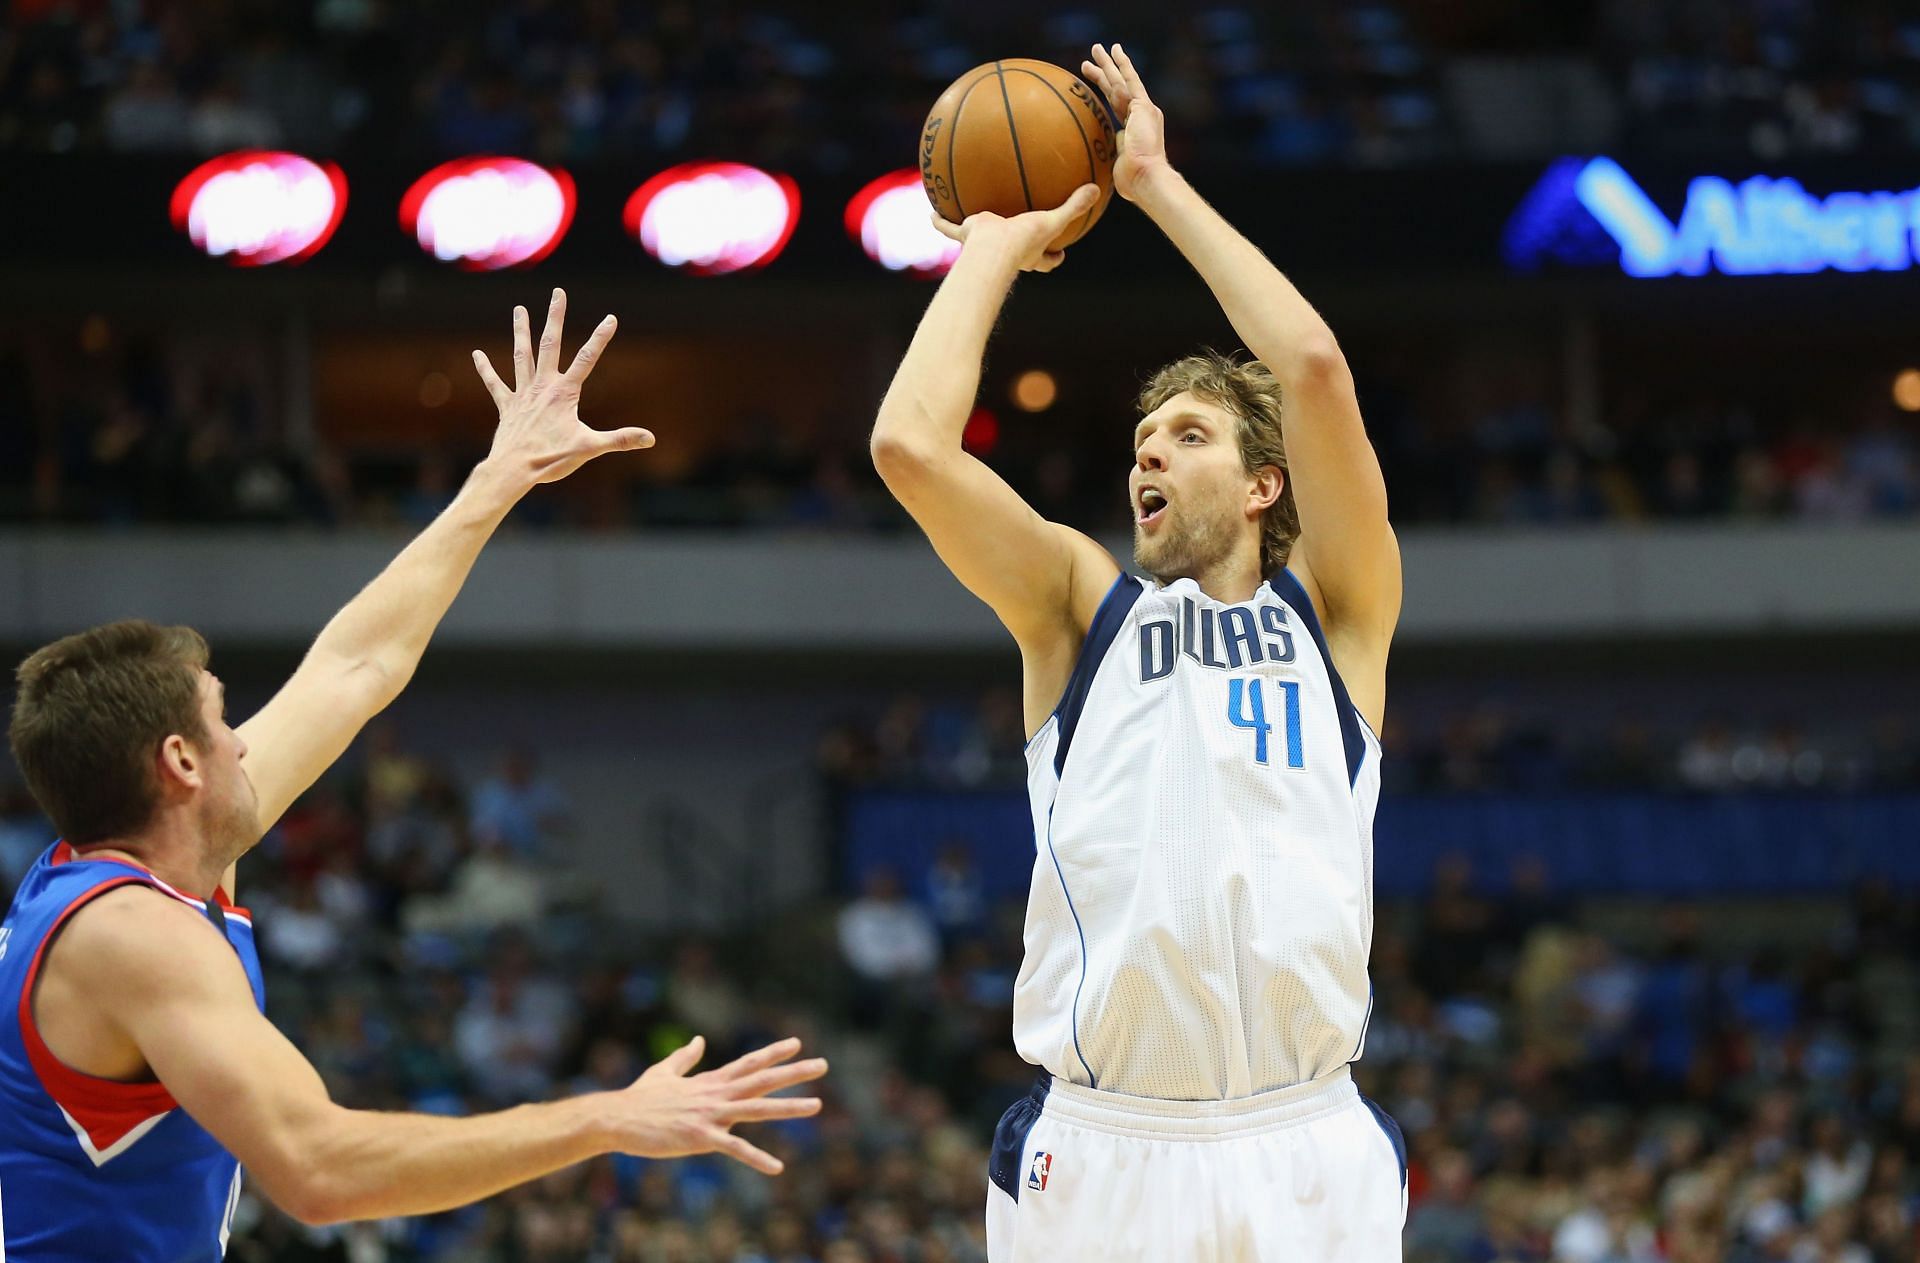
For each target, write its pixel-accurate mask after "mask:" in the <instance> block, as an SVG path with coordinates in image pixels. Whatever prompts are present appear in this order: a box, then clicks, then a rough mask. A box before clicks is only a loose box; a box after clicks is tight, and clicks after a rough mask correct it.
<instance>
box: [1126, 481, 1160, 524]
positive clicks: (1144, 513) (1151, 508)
mask: <svg viewBox="0 0 1920 1263" xmlns="http://www.w3.org/2000/svg"><path fill="white" fill-rule="evenodd" d="M1136 508H1137V510H1138V511H1137V513H1136V514H1135V516H1134V521H1136V522H1138V523H1139V524H1140V525H1141V526H1148V525H1151V524H1152V523H1154V522H1155V521H1158V520H1159V519H1160V518H1161V517H1162V516H1163V515H1164V514H1165V513H1166V511H1167V497H1166V495H1165V494H1164V493H1163V492H1161V490H1160V489H1159V488H1158V487H1142V488H1140V496H1139V500H1138V503H1137V505H1136Z"/></svg>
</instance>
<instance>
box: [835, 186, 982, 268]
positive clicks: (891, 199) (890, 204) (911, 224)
mask: <svg viewBox="0 0 1920 1263" xmlns="http://www.w3.org/2000/svg"><path fill="white" fill-rule="evenodd" d="M932 216H933V207H932V206H931V205H930V204H929V203H928V201H927V191H926V188H925V186H923V185H922V184H921V182H920V172H919V171H917V170H915V169H914V168H912V167H907V168H905V169H903V170H900V171H891V172H888V173H887V174H886V175H883V176H881V177H880V178H879V179H877V180H875V181H873V182H872V183H871V184H869V185H867V186H866V187H865V188H863V189H861V190H860V191H859V192H858V193H855V194H854V195H853V200H852V201H850V202H848V203H847V235H848V236H849V237H852V238H853V239H854V241H855V242H856V243H857V244H858V245H859V247H860V248H861V249H862V250H864V251H866V254H867V257H868V258H869V259H872V260H873V261H874V262H875V263H878V264H879V265H880V266H881V267H883V268H886V269H887V270H888V271H889V272H905V273H906V274H907V275H909V276H919V277H929V278H931V277H938V276H945V275H946V273H947V269H948V268H951V267H952V266H953V261H954V260H955V259H957V258H959V257H960V243H959V242H957V241H955V240H953V239H952V238H950V237H947V236H944V235H942V234H941V232H940V230H939V229H937V228H935V227H934V226H933V221H932Z"/></svg>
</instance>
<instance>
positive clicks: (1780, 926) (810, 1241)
mask: <svg viewBox="0 0 1920 1263" xmlns="http://www.w3.org/2000/svg"><path fill="white" fill-rule="evenodd" d="M1006 704H1007V703H1005V702H1004V701H1003V702H1001V703H997V704H994V703H990V707H991V706H994V705H997V706H999V707H1000V708H1004V706H1005V705H1006ZM1000 722H1002V723H1004V722H1005V721H1004V719H1003V720H1001V721H1000ZM899 726H901V727H906V726H908V725H906V724H905V723H904V721H900V722H899ZM572 827H573V825H572V821H571V812H570V809H569V804H568V801H567V797H566V795H565V794H564V793H563V792H562V791H561V790H560V789H558V788H557V787H556V786H555V784H554V783H553V781H552V780H551V778H550V777H549V776H548V775H547V774H546V773H544V772H543V771H542V770H541V769H540V768H539V766H538V765H537V764H536V763H535V762H534V760H533V759H532V758H531V757H530V756H529V755H527V754H525V753H524V752H509V753H508V754H506V755H505V756H504V757H503V758H501V760H500V761H499V762H498V764H497V765H496V766H495V767H494V768H493V769H492V770H491V771H489V772H488V773H486V774H485V775H483V776H477V777H474V778H472V779H471V780H466V781H463V780H462V779H461V778H460V777H457V776H455V775H454V774H452V773H451V772H450V771H449V770H448V768H447V767H446V766H445V765H442V764H441V763H439V762H438V761H436V760H434V759H432V758H429V757H425V756H423V755H421V754H420V753H418V752H416V751H413V750H411V749H409V748H408V747H407V746H406V745H405V744H404V743H403V742H402V741H401V740H400V739H399V738H398V737H397V735H396V734H395V732H394V731H393V730H392V729H390V728H384V727H381V728H376V729H374V730H373V731H372V732H371V733H369V735H368V736H367V738H366V739H365V740H364V741H363V742H362V744H361V745H360V746H359V747H358V748H357V749H356V750H355V751H354V753H353V755H352V756H351V757H350V759H349V760H348V763H347V765H346V767H345V769H344V770H343V772H342V773H341V775H340V776H339V777H337V778H336V779H334V780H331V781H329V782H328V783H327V784H326V785H324V786H322V787H321V788H320V789H318V790H316V791H314V792H313V793H312V794H310V795H309V796H308V797H307V798H306V799H304V800H303V801H302V802H301V803H299V804H298V805H297V806H296V807H295V809H294V810H293V811H292V812H290V813H289V814H288V816H287V818H286V819H285V820H284V821H283V822H282V823H281V824H280V825H279V826H278V827H277V828H276V829H275V830H273V832H272V833H271V834H270V835H269V837H268V838H267V840H266V841H265V842H264V843H263V846H262V851H261V854H260V855H259V856H258V857H256V858H253V859H250V860H249V861H248V862H247V864H246V865H244V866H243V869H242V881H243V888H242V891H241V894H242V901H243V902H244V903H246V904H247V905H249V907H250V908H251V909H252V910H253V912H254V915H255V918H256V924H257V925H258V926H259V934H260V942H261V945H262V952H263V956H264V960H265V963H266V967H267V970H268V974H269V983H268V996H269V1011H270V1013H271V1015H272V1016H273V1017H274V1019H275V1020H276V1022H278V1023H279V1025H280V1026H281V1027H282V1028H283V1029H284V1030H286V1031H287V1033H288V1034H289V1035H290V1036H291V1037H292V1038H293V1039H294V1040H295V1041H296V1042H297V1043H298V1044H299V1046H300V1047H301V1048H302V1049H304V1050H305V1051H306V1052H307V1054H308V1055H309V1056H310V1057H311V1058H312V1059H313V1061H314V1063H315V1064H316V1065H317V1066H318V1067H319V1069H320V1071H321V1073H322V1074H323V1076H324V1077H325V1079H326V1082H327V1084H328V1086H329V1088H330V1090H331V1091H332V1092H333V1093H334V1095H335V1096H336V1098H337V1099H339V1100H341V1101H343V1102H345V1103H348V1104H351V1105H355V1106H362V1107H371V1108H387V1109H412V1110H422V1111H431V1112H445V1113H458V1112H466V1111H471V1110H478V1109H487V1108H494V1107H499V1106H505V1105H509V1104H513V1103H517V1102H519V1101H523V1100H528V1099H541V1098H546V1097H551V1096H554V1095H558V1094H566V1093H575V1092H585V1091H595V1090H602V1089H612V1088H618V1087H621V1086H624V1085H625V1084H627V1083H629V1082H631V1080H632V1079H633V1078H634V1077H635V1076H636V1075H637V1074H638V1073H639V1071H640V1070H641V1069H642V1068H643V1067H644V1066H645V1065H647V1064H649V1063H651V1062H652V1061H654V1060H657V1059H658V1058H659V1057H660V1056H662V1055H664V1053H665V1052H667V1051H670V1050H671V1049H672V1048H673V1047H676V1046H677V1045H678V1044H679V1043H681V1042H683V1041H684V1040H685V1039H686V1038H688V1037H690V1036H691V1035H692V1034H693V1033H700V1034H704V1035H705V1036H706V1037H707V1038H708V1040H709V1042H710V1045H711V1048H712V1056H713V1057H714V1058H716V1059H717V1058H724V1057H727V1056H731V1055H733V1054H735V1053H737V1052H740V1051H744V1050H746V1049H747V1048H749V1047H753V1046H757V1045H758V1044H760V1043H762V1042H764V1041H766V1040H768V1039H771V1038H774V1037H778V1036H783V1035H786V1034H790V1033H794V1034H800V1035H802V1036H803V1037H804V1038H805V1039H806V1040H807V1041H808V1043H809V1045H810V1046H811V1047H812V1048H814V1049H815V1050H817V1051H820V1052H823V1053H825V1054H826V1055H828V1056H829V1057H830V1058H831V1059H832V1060H833V1063H834V1066H835V1071H834V1074H833V1075H832V1076H831V1077H830V1078H829V1080H828V1081H827V1084H826V1086H825V1088H824V1094H825V1097H826V1100H827V1108H826V1110H825V1111H824V1112H823V1113H822V1114H821V1115H820V1116H819V1117H818V1118H815V1119H810V1120H804V1121H801V1122H796V1123H792V1124H781V1125H778V1126H776V1127H769V1128H762V1129H760V1130H759V1131H758V1132H757V1133H756V1136H755V1139H756V1140H757V1141H758V1142H759V1143H761V1144H763V1145H764V1146H766V1147H767V1148H769V1149H770V1150H772V1151H773V1152H775V1153H777V1154H779V1155H780V1156H782V1157H783V1158H784V1159H785V1160H786V1161H787V1163H788V1173H787V1174H786V1175H785V1176H783V1177H781V1178H780V1179H777V1180H767V1179H764V1178H762V1177H760V1176H757V1175H754V1174H752V1173H750V1172H748V1171H746V1170H745V1168H741V1167H737V1166H734V1165H731V1164H729V1163H727V1162H723V1161H720V1160H715V1159H694V1160H687V1161H679V1162H648V1161H642V1160H636V1159H605V1160H600V1161H595V1162H590V1163H586V1164H583V1165H581V1166H578V1167H576V1168H573V1169H571V1170H568V1171H565V1172H562V1173H560V1174H557V1175H555V1176H552V1177H550V1178H548V1179H545V1180H542V1181H538V1182H536V1183H535V1184H533V1185H530V1186H528V1187H526V1188H522V1189H519V1190H516V1191H513V1192H510V1193H507V1194H504V1195H502V1196H500V1197H497V1198H495V1199H493V1200H491V1201H490V1202H488V1203H485V1204H484V1205H482V1206H479V1207H475V1208H471V1209H468V1210H464V1211H458V1212H452V1213H448V1214H442V1215H436V1216H430V1217H425V1218H420V1219H411V1220H395V1221H387V1222H381V1223H373V1224H364V1225H356V1226H351V1227H340V1228H329V1229H321V1230H310V1229H306V1228H303V1227H301V1226H299V1225H297V1224H294V1223H293V1222H291V1221H289V1220H287V1219H285V1218H283V1217H281V1216H280V1215H278V1214H277V1213H276V1212H274V1211H273V1210H272V1209H271V1208H270V1207H268V1206H267V1205H265V1204H264V1203H262V1202H261V1201H259V1200H258V1199H257V1198H255V1197H253V1196H252V1195H249V1196H248V1198H247V1199H246V1202H245V1204H244V1205H243V1207H242V1208H241V1212H240V1215H239V1218H238V1221H237V1225H236V1233H235V1238H234V1241H233V1245H232V1248H231V1250H230V1252H229V1256H230V1257H232V1258H234V1259H237V1260H264V1259H273V1260H280V1261H287V1260H292V1261H294V1263H301V1261H305V1260H313V1261H319V1260H342V1261H345V1260H351V1261H352V1263H385V1261H394V1263H397V1261H400V1260H417V1261H420V1263H427V1261H429V1260H434V1261H455V1260H460V1261H467V1263H562V1261H566V1263H579V1261H581V1260H587V1261H589V1263H981V1261H982V1260H984V1257H985V1255H984V1243H983V1234H982V1228H981V1206H982V1198H983V1196H984V1188H985V1181H984V1171H985V1163H986V1146H987V1141H988V1138H989V1136H990V1135H991V1131H992V1127H993V1124H994V1121H995V1120H996V1118H997V1117H998V1115H999V1114H1000V1112H1001V1111H1002V1110H1003V1109H1004V1107H1005V1106H1006V1105H1007V1104H1008V1103H1009V1102H1010V1101H1011V1100H1013V1099H1014V1098H1015V1097H1017V1096H1019V1095H1020V1094H1021V1093H1023V1092H1024V1091H1025V1089H1026V1087H1027V1086H1028V1084H1029V1082H1030V1079H1031V1075H1032V1068H1031V1067H1029V1066H1027V1065H1025V1064H1024V1063H1022V1062H1021V1061H1020V1060H1019V1058H1018V1057H1017V1056H1016V1055H1015V1054H1014V1053H1013V1051H1012V1048H1011V1042H1010V1037H1009V1029H1010V1021H1011V1014H1010V1004H1011V994H1012V983H1013V978H1014V975H1015V973H1016V972H1017V969H1018V966H1019V953H1020V922H1021V915H1022V907H1021V903H1020V901H1019V900H1017V899H1015V900H1008V901H1004V902H994V901H992V900H991V899H990V898H989V897H988V896H987V894H986V893H985V892H986V891H987V890H988V889H989V888H990V887H989V883H988V882H986V881H985V879H984V875H983V874H982V872H981V871H980V869H979V867H978V864H977V863H976V860H975V858H974V855H973V853H972V851H971V850H970V848H969V847H968V846H967V845H965V844H963V843H954V844H951V845H948V846H946V847H944V848H942V849H940V850H939V851H938V853H937V855H936V857H935V858H934V859H933V861H932V862H931V863H930V864H928V865H927V867H926V868H925V869H924V871H918V872H907V871H901V872H896V871H891V870H888V869H886V868H875V869H873V870H871V871H868V872H864V873H853V874H848V877H847V880H848V882H849V883H850V885H849V887H848V889H847V891H846V893H845V894H843V895H841V896H839V897H837V898H830V899H827V900H824V901H822V902H821V903H819V904H818V905H816V906H813V907H810V908H802V909H795V910H793V911H791V912H790V913H787V914H782V915H781V916H780V917H779V919H778V920H777V921H775V922H773V923H769V924H763V925H757V926H740V927H738V928H737V931H735V932H732V933H728V934H725V935H722V936H720V937H717V938H713V939H710V940H708V939H692V938H679V939H664V938H660V937H658V936H650V935H648V934H645V933H643V932H641V931H639V930H637V929H635V928H634V927H632V926H629V925H624V924H621V923H617V922H612V921H609V920H607V919H605V918H604V917H603V916H602V915H600V914H599V913H598V912H597V911H596V906H595V898H594V896H595V892H596V890H598V889H600V888H601V887H602V886H603V885H604V880H605V879H604V875H602V877H600V878H598V879H595V880H593V881H587V882H582V881H579V880H577V879H575V878H572V877H570V876H569V875H568V874H569V872H570V870H569V867H568V865H567V864H566V862H565V861H566V850H567V843H568V837H569V830H570V829H571V828H572ZM48 841H49V839H48V837H47V835H46V832H45V826H44V824H43V823H42V822H41V821H40V820H39V819H38V817H37V816H36V814H35V813H34V811H33V809H32V804H31V802H30V801H29V800H26V799H25V798H24V797H23V796H22V795H20V794H19V793H18V792H17V791H13V792H9V793H8V794H6V795H5V796H4V797H0V890H3V889H4V887H5V886H6V885H7V884H9V883H10V882H11V881H12V880H15V879H17V876H18V873H19V872H20V871H21V869H22V867H23V866H24V864H26V863H28V862H30V861H31V859H32V857H33V856H34V855H35V854H36V853H37V851H38V850H39V849H40V848H42V847H44V846H45V845H46V844H47V843H48ZM1483 889H1484V883H1482V882H1481V881H1480V880H1479V879H1478V878H1477V877H1476V875H1475V874H1474V872H1473V871H1472V869H1471V868H1470V867H1469V866H1468V865H1467V864H1466V863H1465V861H1464V860H1460V859H1457V858H1449V859H1447V860H1445V861H1443V862H1442V864H1441V865H1440V867H1439V868H1438V870H1437V871H1436V872H1435V874H1434V876H1433V880H1432V881H1431V883H1430V884H1429V887H1428V890H1427V893H1426V894H1425V895H1424V896H1422V897H1420V898H1418V899H1415V900H1410V901H1405V902H1400V903H1392V904H1384V905H1383V906H1382V908H1381V912H1380V917H1379V928H1378V930H1377V933H1376V939H1375V945H1374V955H1373V981H1374V986H1375V993H1376V997H1377V1000H1376V1004H1375V1009H1374V1015H1373V1018H1372V1022H1371V1027H1370V1031H1369V1034H1368V1036H1367V1041H1366V1051H1365V1056H1364V1058H1363V1059H1362V1060H1361V1061H1360V1063H1359V1065H1358V1067H1357V1074H1358V1077H1359V1078H1360V1080H1361V1083H1362V1087H1363V1089H1364V1090H1365V1091H1367V1092H1368V1093H1369V1094H1370V1095H1372V1096H1373V1097H1374V1098H1375V1099H1377V1100H1379V1101H1380V1102H1382V1103H1383V1104H1384V1105H1385V1106H1386V1107H1387V1108H1388V1109H1389V1110H1390V1111H1391V1112H1392V1113H1393V1114H1394V1115H1395V1117H1396V1118H1397V1119H1398V1120H1399V1121H1400V1123H1401V1124H1402V1126H1403V1128H1404V1129H1405V1132H1406V1135H1407V1137H1408V1141H1409V1154H1410V1172H1409V1177H1408V1178H1409V1200H1410V1206H1411V1211H1410V1215H1409V1219H1408V1224H1407V1238H1406V1240H1407V1250H1408V1258H1409V1260H1410V1263H1911V1260H1912V1259H1913V1258H1914V1257H1915V1251H1916V1247H1917V1246H1920V1236H1917V1235H1916V1230H1917V1226H1920V1053H1916V1052H1915V1049H1916V1048H1920V895H1916V892H1914V891H1898V890H1894V889H1891V888H1886V887H1883V886H1878V885H1872V884H1869V885H1866V886H1863V887H1861V888H1860V889H1859V890H1858V891H1857V893H1856V894H1855V895H1854V896H1853V897H1852V899H1851V900H1850V901H1848V900H1834V901H1827V902H1824V903H1809V904H1808V905H1806V906H1803V907H1798V908H1794V907H1778V906H1776V907H1774V908H1772V909H1767V908H1762V907H1755V908H1751V909H1744V908H1735V907H1731V906H1715V905H1692V904H1671V905H1665V906H1656V905H1653V904H1628V905H1622V904H1621V903H1620V902H1619V901H1617V900H1614V901H1609V902H1604V903H1590V904H1589V903H1583V902H1582V901H1580V900H1579V899H1578V898H1576V897H1575V896H1574V895H1573V894H1572V893H1570V892H1566V891H1562V890H1559V889H1557V888H1556V887H1555V885H1554V882H1553V879H1552V873H1551V870H1550V868H1549V866H1548V864H1546V863H1543V862H1541V861H1540V860H1538V859H1535V858H1527V857H1522V858H1520V859H1519V860H1518V862H1517V863H1516V865H1515V871H1514V875H1513V877H1512V879H1511V880H1510V881H1508V882H1506V883H1504V888H1503V893H1502V894H1501V895H1500V896H1499V897H1497V898H1495V897H1492V896H1489V895H1487V894H1485V893H1483Z"/></svg>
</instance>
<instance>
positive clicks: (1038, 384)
mask: <svg viewBox="0 0 1920 1263" xmlns="http://www.w3.org/2000/svg"><path fill="white" fill-rule="evenodd" d="M1011 393H1012V395H1013V406H1014V407H1016V408H1018V409H1020V411H1022V412H1045V411H1046V410H1047V409H1048V408H1051V407H1053V401H1054V400H1055V399H1056V398H1058V397H1059V395H1060V384H1059V383H1058V382H1056V381H1055V380H1054V378H1053V374H1052V373H1049V372H1048V371H1047V370H1046V369H1044V368H1030V369H1028V370H1027V371H1026V372H1024V373H1022V374H1020V376H1018V377H1016V378H1014V379H1013V391H1012V392H1011Z"/></svg>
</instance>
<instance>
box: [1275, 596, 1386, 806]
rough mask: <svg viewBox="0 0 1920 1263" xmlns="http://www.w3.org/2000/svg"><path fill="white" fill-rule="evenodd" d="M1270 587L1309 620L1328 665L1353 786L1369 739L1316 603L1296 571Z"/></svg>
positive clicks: (1349, 780) (1328, 675)
mask: <svg viewBox="0 0 1920 1263" xmlns="http://www.w3.org/2000/svg"><path fill="white" fill-rule="evenodd" d="M1267 584H1268V586H1270V587H1271V588H1272V589H1273V590H1274V591H1275V592H1277V593H1279V595H1280V599H1281V600H1283V601H1285V602H1286V603H1287V604H1288V605H1291V606H1292V607H1293V609H1294V612H1295V613H1297V614H1299V615H1300V617H1301V618H1303V619H1305V620H1306V623H1307V631H1308V632H1309V633H1311V634H1312V636H1313V643H1314V644H1315V645H1317V646H1319V648H1320V661H1322V662H1324V663H1326V664H1327V680H1328V682H1330V683H1331V684H1332V685H1333V700H1334V701H1335V702H1337V703H1338V704H1339V708H1340V740H1341V742H1342V744H1344V745H1345V746H1346V747H1347V784H1348V785H1349V786H1351V785H1352V784H1353V783H1354V782H1355V781H1357V780H1359V779H1360V765H1361V764H1362V763H1364V762H1366V758H1367V739H1366V738H1365V737H1363V736H1361V735H1360V712H1359V711H1357V710H1355V709H1354V708H1353V698H1352V697H1351V696H1350V695H1349V694H1348V693H1347V686H1346V685H1345V684H1344V683H1342V682H1341V679H1340V672H1339V671H1338V670H1336V669H1335V668H1334V665H1333V654H1331V653H1329V652H1328V651H1327V637H1326V635H1325V633H1323V632H1322V631H1321V630H1320V616H1319V615H1318V614H1316V613H1314V610H1313V602H1312V601H1310V600H1308V599H1307V590H1306V589H1305V588H1303V587H1301V586H1300V580H1298V579H1296V578H1294V577H1293V571H1291V570H1287V569H1284V568H1283V569H1282V570H1281V571H1280V573H1278V574H1276V575H1274V576H1273V578H1271V579H1269V580H1267Z"/></svg>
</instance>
